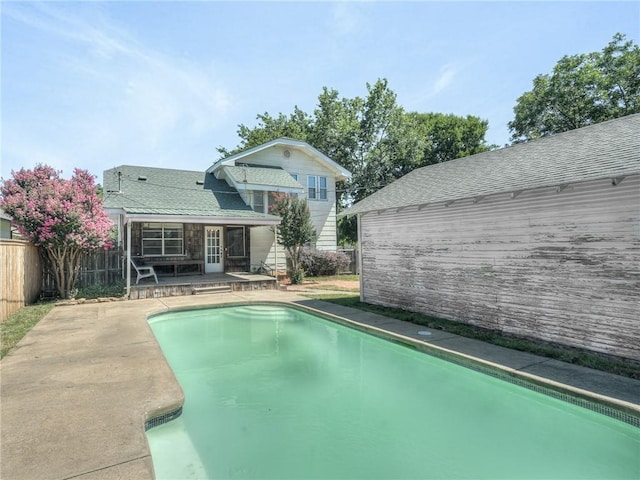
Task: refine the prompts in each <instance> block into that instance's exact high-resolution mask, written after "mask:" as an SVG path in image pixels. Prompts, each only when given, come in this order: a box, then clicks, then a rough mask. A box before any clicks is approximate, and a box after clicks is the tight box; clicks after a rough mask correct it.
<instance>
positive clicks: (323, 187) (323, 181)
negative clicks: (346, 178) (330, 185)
mask: <svg viewBox="0 0 640 480" xmlns="http://www.w3.org/2000/svg"><path fill="white" fill-rule="evenodd" d="M318 180H319V183H320V188H319V193H320V200H326V199H327V177H318Z"/></svg>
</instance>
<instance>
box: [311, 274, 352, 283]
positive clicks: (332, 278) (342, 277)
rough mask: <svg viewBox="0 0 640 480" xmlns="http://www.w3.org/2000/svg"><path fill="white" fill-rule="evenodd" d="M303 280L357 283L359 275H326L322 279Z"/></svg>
mask: <svg viewBox="0 0 640 480" xmlns="http://www.w3.org/2000/svg"><path fill="white" fill-rule="evenodd" d="M305 280H308V281H310V282H335V281H336V280H342V281H345V282H357V281H359V280H360V275H351V274H346V275H327V276H323V277H306V278H305Z"/></svg>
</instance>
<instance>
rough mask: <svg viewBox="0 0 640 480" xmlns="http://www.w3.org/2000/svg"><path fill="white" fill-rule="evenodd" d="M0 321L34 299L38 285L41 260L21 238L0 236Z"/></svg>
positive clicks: (38, 291) (40, 274) (40, 275)
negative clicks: (0, 291)
mask: <svg viewBox="0 0 640 480" xmlns="http://www.w3.org/2000/svg"><path fill="white" fill-rule="evenodd" d="M0 264H1V265H0V268H1V270H0V273H1V274H2V278H1V279H0V284H1V285H2V293H1V297H0V322H2V321H4V320H5V319H6V318H7V317H8V316H9V315H11V314H12V313H13V312H15V311H16V310H18V309H19V308H21V307H24V306H25V305H29V304H31V303H33V302H35V301H36V300H37V299H38V296H39V295H40V288H41V286H42V262H41V260H40V254H39V253H38V249H37V248H36V247H34V246H33V245H31V244H29V243H27V242H24V241H22V240H0Z"/></svg>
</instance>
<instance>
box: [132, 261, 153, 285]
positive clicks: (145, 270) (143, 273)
mask: <svg viewBox="0 0 640 480" xmlns="http://www.w3.org/2000/svg"><path fill="white" fill-rule="evenodd" d="M131 265H133V268H135V270H136V273H137V274H138V278H136V285H137V284H138V282H139V281H140V279H141V278H147V277H153V278H154V279H155V280H156V283H158V276H157V275H156V272H155V270H154V269H153V267H152V266H151V265H145V266H141V265H136V262H135V261H134V260H133V258H132V259H131Z"/></svg>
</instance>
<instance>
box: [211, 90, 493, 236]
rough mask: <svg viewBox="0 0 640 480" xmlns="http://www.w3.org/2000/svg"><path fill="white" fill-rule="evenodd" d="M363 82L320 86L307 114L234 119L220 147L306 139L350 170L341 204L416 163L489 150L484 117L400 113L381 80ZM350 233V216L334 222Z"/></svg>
mask: <svg viewBox="0 0 640 480" xmlns="http://www.w3.org/2000/svg"><path fill="white" fill-rule="evenodd" d="M366 89H367V95H366V96H365V97H354V98H341V97H340V94H339V93H338V91H337V90H334V89H329V88H327V87H324V88H323V89H322V93H321V94H320V95H319V96H318V103H317V106H316V108H315V110H314V112H313V114H312V115H309V114H307V113H305V112H303V111H301V110H300V109H299V108H298V107H295V109H294V112H293V113H292V114H291V115H289V116H286V115H284V114H282V113H280V114H279V115H278V116H277V117H272V116H270V115H269V114H267V113H265V114H262V115H258V117H257V119H258V124H257V125H256V126H255V127H254V128H249V127H247V126H245V125H240V126H239V128H238V135H239V136H240V139H241V143H240V145H239V146H238V147H236V148H235V149H233V150H226V149H224V148H218V151H219V152H220V153H221V154H222V155H223V156H227V155H229V154H233V153H237V152H239V151H242V150H245V149H248V148H251V147H255V146H257V145H260V144H262V143H264V142H267V141H270V140H273V139H275V138H278V137H289V138H294V139H296V140H303V141H306V142H307V143H309V144H310V145H312V146H314V147H315V148H317V149H318V150H320V151H321V152H323V153H324V154H325V155H327V156H328V157H329V158H331V159H332V160H334V161H335V162H336V163H338V164H340V165H342V166H343V167H345V168H346V169H347V170H350V171H351V173H352V177H351V179H350V180H349V181H347V182H345V184H343V185H341V186H340V187H339V188H338V191H337V192H336V194H337V195H336V198H337V202H338V208H339V209H342V208H344V207H346V206H348V205H350V204H351V203H353V202H357V201H359V200H362V199H363V198H365V197H367V196H368V195H371V194H372V193H374V192H376V191H377V190H379V189H380V188H381V187H383V186H385V185H387V184H389V183H391V182H392V181H394V180H395V179H397V178H399V177H401V176H403V175H405V174H407V173H409V172H410V171H411V170H413V169H414V168H417V167H421V166H424V165H428V164H431V163H436V162H441V161H446V160H452V159H454V158H458V157H461V156H465V155H470V154H473V153H478V152H480V151H484V150H487V149H489V146H487V145H486V143H485V140H484V135H485V133H486V131H487V127H488V124H487V122H486V121H484V120H481V119H479V118H477V117H472V116H467V117H458V116H455V115H443V114H438V113H429V114H418V113H406V112H405V111H404V109H403V108H402V107H401V106H400V105H398V102H397V97H396V94H395V92H393V91H392V90H391V88H390V87H389V84H388V82H387V80H385V79H379V80H377V81H376V82H375V83H374V84H373V85H371V84H368V83H367V85H366ZM356 233H357V232H356V225H355V219H342V220H340V221H339V224H338V237H339V239H340V242H341V243H345V242H350V243H355V242H356V240H357V235H356Z"/></svg>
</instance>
